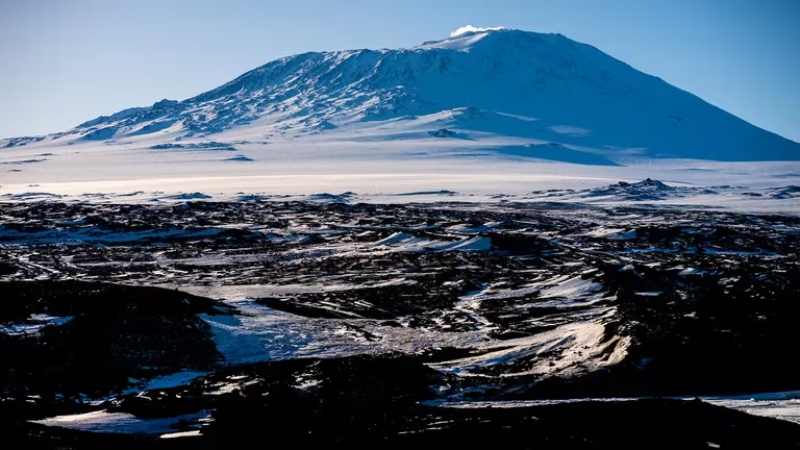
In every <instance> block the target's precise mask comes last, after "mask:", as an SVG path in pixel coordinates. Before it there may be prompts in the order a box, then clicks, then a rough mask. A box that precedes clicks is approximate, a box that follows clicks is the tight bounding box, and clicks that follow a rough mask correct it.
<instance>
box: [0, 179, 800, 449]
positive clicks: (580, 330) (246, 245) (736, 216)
mask: <svg viewBox="0 0 800 450" xmlns="http://www.w3.org/2000/svg"><path fill="white" fill-rule="evenodd" d="M676 190H678V189H677V188H675V187H670V186H665V185H663V184H661V183H659V182H656V181H654V180H650V181H647V180H645V181H642V182H639V183H632V184H614V185H610V186H605V187H602V188H599V189H595V190H592V191H590V194H591V195H595V196H598V197H608V196H617V197H619V198H630V197H632V196H636V197H639V196H647V197H648V198H658V197H659V196H662V195H673V194H674V193H675V191H676ZM342 197H343V198H340V197H335V196H318V197H317V198H316V200H315V201H307V202H299V201H296V200H294V199H288V200H287V199H283V201H282V200H280V199H270V200H268V201H261V200H256V199H253V198H248V199H247V200H246V201H243V202H228V203H219V202H213V201H208V199H202V200H201V201H195V200H184V201H173V202H152V203H151V204H148V205H137V204H91V203H71V202H68V203H59V202H56V201H48V202H35V203H24V202H12V203H4V204H0V218H2V226H0V250H2V252H0V279H2V282H1V283H0V296H2V298H3V299H4V302H5V303H6V308H4V309H2V310H0V345H2V346H3V347H2V349H1V350H2V351H3V353H4V354H6V355H9V356H8V357H7V358H5V359H3V361H2V363H0V364H2V365H0V369H2V371H0V374H2V376H3V377H5V378H4V379H5V380H7V382H6V383H5V384H4V391H3V393H2V396H3V399H4V403H2V405H3V408H7V409H5V410H3V411H5V412H6V413H8V414H9V415H11V416H12V417H24V418H26V419H27V420H29V422H21V423H22V425H20V423H19V422H15V423H17V424H18V425H17V426H16V428H14V430H16V431H15V432H18V433H22V434H23V435H25V436H27V438H28V439H33V437H35V439H39V440H38V441H36V442H40V443H41V442H42V441H40V440H41V439H45V440H47V439H55V440H56V441H57V442H63V441H62V440H64V439H67V440H71V439H76V440H77V441H76V442H85V441H84V439H112V438H113V436H117V437H118V436H120V435H122V434H126V435H129V436H131V437H129V438H126V439H128V440H125V441H121V442H129V443H130V445H155V444H152V443H153V442H156V441H157V440H159V439H160V438H161V437H165V438H176V439H174V440H175V441H182V440H183V439H182V438H192V439H193V440H192V442H196V443H197V445H207V444H208V445H211V444H210V442H214V441H213V440H215V439H221V440H223V441H225V440H226V439H230V436H234V435H239V434H241V433H248V432H253V431H254V430H260V427H261V426H263V425H259V424H260V423H274V424H280V425H279V426H277V425H276V426H277V429H276V428H270V429H269V430H265V432H269V433H273V434H277V435H280V436H284V437H285V436H287V433H288V434H292V433H294V432H295V431H296V432H297V433H299V434H298V435H303V436H307V435H308V432H309V431H312V432H313V433H321V432H323V431H324V430H322V429H320V428H318V427H323V428H324V427H325V425H323V424H334V423H336V424H337V425H335V426H334V428H335V429H336V430H338V431H335V432H333V431H330V430H328V431H324V432H325V433H333V434H331V435H330V436H333V437H331V439H334V440H335V439H339V437H335V436H341V433H345V432H346V430H352V429H357V430H363V429H374V430H382V431H380V432H377V431H376V432H377V433H378V434H377V435H376V436H377V437H375V436H373V437H374V438H375V439H378V440H382V439H384V436H390V437H391V439H400V436H407V435H408V433H412V432H413V433H412V435H417V434H419V433H422V434H426V433H434V432H447V433H449V431H447V430H451V431H453V432H454V433H456V430H460V431H458V433H456V434H458V435H459V436H460V435H461V434H463V429H462V428H461V427H462V426H467V425H466V424H472V425H473V426H474V425H475V423H490V422H491V423H494V424H496V425H497V427H498V428H497V429H494V428H492V430H494V431H491V432H498V433H510V431H498V430H509V429H511V430H521V429H529V427H531V426H533V425H530V423H529V422H528V421H529V420H533V419H531V418H530V417H531V416H533V417H536V418H537V419H536V420H546V421H547V424H548V425H547V427H546V430H549V431H545V430H542V431H540V433H545V434H544V435H546V436H555V434H553V433H556V434H559V435H563V431H558V432H556V431H554V430H558V429H560V428H559V427H562V426H567V425H566V424H572V425H571V427H572V428H570V430H571V431H568V435H569V436H575V438H576V439H579V440H581V439H584V438H587V437H592V438H593V439H601V438H600V437H599V436H600V435H597V434H596V433H598V431H597V430H596V429H594V428H592V427H589V428H581V427H584V426H588V425H586V424H588V423H600V422H597V420H600V419H597V417H609V419H610V418H614V419H615V422H613V423H606V422H603V423H604V425H603V426H602V429H604V430H617V431H616V432H614V433H611V434H613V435H614V436H615V437H613V438H610V437H609V438H608V439H611V440H610V441H602V439H601V441H602V442H606V443H613V442H619V439H621V438H620V437H619V436H628V438H631V439H633V436H639V435H640V434H639V433H641V434H643V435H652V433H660V432H663V431H664V430H667V429H672V427H678V428H680V429H682V430H688V429H689V428H691V427H698V429H697V432H695V433H687V434H685V435H679V436H671V437H670V439H674V440H675V441H674V442H675V443H676V445H677V444H678V443H684V444H685V443H686V442H694V441H692V439H695V438H696V437H703V438H704V439H706V440H707V441H708V442H715V443H717V442H729V444H730V443H732V442H737V440H741V439H751V438H752V439H755V440H756V441H754V442H766V441H765V440H764V439H765V437H764V434H763V432H762V431H759V430H763V428H761V427H777V428H775V431H774V433H772V434H771V437H770V438H768V440H769V439H778V440H781V439H784V438H785V439H793V438H791V436H795V434H794V433H796V432H797V431H796V429H795V428H794V427H797V425H796V422H797V417H798V413H797V411H798V409H797V408H798V404H797V402H798V400H797V398H798V396H797V388H798V385H797V375H798V374H797V370H798V368H797V366H796V362H795V360H794V359H793V358H789V357H786V355H788V354H792V351H793V345H794V342H796V340H797V339H798V338H800V337H798V335H797V333H798V330H800V325H798V317H800V311H798V304H797V301H796V298H797V293H798V284H797V281H796V280H797V279H800V278H798V267H799V266H798V253H797V251H798V245H797V240H798V237H799V236H800V223H798V219H797V218H796V217H794V216H792V215H758V214H742V213H731V212H718V211H709V210H705V209H697V210H687V209H684V208H653V207H642V208H637V207H631V206H629V207H614V208H608V207H602V206H600V205H587V204H567V203H515V202H507V203H500V202H496V203H491V204H471V203H460V202H457V203H452V202H448V203H433V204H416V205H400V204H391V205H378V204H354V203H353V202H350V201H342V200H347V198H348V197H349V196H348V195H345V196H342ZM98 280H102V281H105V282H107V283H105V284H97V281H98ZM108 282H111V283H108ZM770 392H773V393H775V394H767V393H770ZM695 398H699V399H701V401H697V402H696V401H693V400H692V399H695ZM318 405H327V406H325V407H324V408H322V409H320V407H319V406H318ZM365 405H366V406H365ZM490 407H491V408H490ZM364 408H366V410H365V409H364ZM370 411H371V412H370ZM375 411H381V414H376V413H375ZM737 411H738V412H741V414H739V413H737ZM562 413H563V414H565V416H563V417H562V416H561V415H560V414H562ZM385 414H389V416H386V415H385ZM582 414H586V415H589V416H591V417H595V421H594V422H592V421H588V422H585V423H584V425H581V426H580V427H578V428H575V425H574V421H575V419H574V417H576V415H578V416H580V415H582ZM648 414H653V415H655V416H648ZM648 417H657V418H658V419H659V420H653V419H648ZM763 417H766V418H769V419H762V418H763ZM309 418H313V420H311V419H309ZM548 418H549V419H548ZM490 419H491V421H490V422H486V421H488V420H490ZM774 419H781V421H777V420H774ZM339 420H345V421H346V423H340V422H338V421H339ZM761 420H767V422H760V421H761ZM347 421H350V422H347ZM508 421H510V422H508ZM520 421H521V422H520ZM667 423H668V424H670V425H663V427H660V426H656V425H653V424H667ZM503 424H506V425H503ZM623 424H624V425H623ZM770 424H771V425H770ZM776 424H778V425H776ZM734 425H735V426H734ZM784 425H785V426H789V427H790V428H783V427H784ZM505 426H508V427H511V428H503V427H505ZM298 427H299V428H298ZM353 427H354V428H353ZM365 427H366V428H365ZM370 427H372V428H370ZM554 427H555V428H554ZM620 427H623V428H624V429H626V430H628V431H627V432H626V433H628V434H626V433H622V428H620ZM631 427H632V428H631ZM651 427H655V428H651ZM687 427H688V428H687ZM631 429H633V430H634V431H633V432H632V431H630V430H631ZM292 430H294V431H292ZM443 430H444V431H443ZM659 430H660V431H659ZM726 430H727V431H726ZM731 430H734V431H731ZM792 430H794V431H792ZM486 432H490V431H486ZM347 433H349V432H347ZM347 433H346V434H347ZM569 433H571V434H569ZM630 433H633V434H630ZM730 433H733V435H731V434H730ZM742 433H744V434H742ZM544 435H541V434H540V436H544ZM98 436H100V437H98ZM102 436H111V437H102ZM215 436H216V437H215ZM447 436H448V437H447V439H446V441H447V442H451V443H452V442H460V441H459V440H458V439H461V438H459V437H458V436H455V437H454V436H452V435H450V434H448V435H447ZM607 436H610V435H607ZM690 436H693V437H690ZM726 436H727V437H726ZM747 436H750V437H747ZM363 438H364V439H367V438H368V437H367V436H366V435H365V436H363ZM628 438H625V439H628ZM120 439H121V438H120ZM195 439H196V441H195ZM209 439H210V440H211V441H209ZM369 439H372V438H369ZM403 439H404V438H403ZM426 439H428V438H426ZM443 439H444V438H443ZM637 439H638V438H637ZM725 439H728V440H727V441H726V440H725ZM168 440H169V441H172V439H168ZM48 442H49V441H48ZM159 442H160V441H159ZM425 442H430V441H429V440H426V441H425ZM598 442H600V441H598ZM626 442H628V441H626ZM670 442H672V441H670ZM705 442H706V441H705V440H704V441H702V443H705ZM748 442H749V441H748ZM770 442H771V441H770ZM781 442H783V441H781ZM792 442H793V441H792ZM48 445H49V444H48ZM58 445H61V444H58ZM87 445H88V444H87ZM159 445H161V444H159ZM164 445H167V446H169V445H173V444H164ZM175 445H178V444H175ZM51 447H57V445H56V444H53V445H52V446H51ZM167 448H173V447H167Z"/></svg>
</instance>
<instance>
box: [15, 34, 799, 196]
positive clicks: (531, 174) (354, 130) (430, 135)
mask: <svg viewBox="0 0 800 450" xmlns="http://www.w3.org/2000/svg"><path fill="white" fill-rule="evenodd" d="M799 160H800V144H798V143H796V142H793V141H790V140H787V139H784V138H782V137H780V136H778V135H776V134H773V133H770V132H767V131H765V130H762V129H760V128H758V127H755V126H753V125H751V124H749V123H747V122H745V121H743V120H741V119H739V118H737V117H735V116H733V115H731V114H728V113H727V112H725V111H722V110H720V109H719V108H717V107H715V106H713V105H710V104H708V103H706V102H705V101H703V100H701V99H700V98H698V97H696V96H694V95H692V94H689V93H687V92H685V91H682V90H680V89H678V88H676V87H674V86H671V85H669V84H668V83H666V82H664V81H663V80H661V79H659V78H657V77H654V76H651V75H647V74H644V73H642V72H639V71H637V70H636V69H634V68H632V67H630V66H628V65H627V64H625V63H623V62H621V61H618V60H616V59H614V58H612V57H611V56H609V55H607V54H605V53H603V52H602V51H600V50H598V49H596V48H594V47H592V46H589V45H586V44H581V43H578V42H575V41H573V40H570V39H568V38H567V37H565V36H562V35H560V34H545V33H535V32H526V31H520V30H512V29H505V28H479V27H474V26H465V27H461V28H459V29H458V30H456V31H455V32H453V33H452V34H451V37H449V38H447V39H444V40H440V41H433V42H426V43H423V44H421V45H419V46H416V47H411V48H405V49H396V50H389V49H382V50H366V49H362V50H348V51H335V52H308V53H303V54H300V55H294V56H289V57H285V58H280V59H277V60H275V61H272V62H269V63H267V64H265V65H264V66H261V67H258V68H256V69H254V70H252V71H250V72H247V73H245V74H243V75H242V76H240V77H238V78H236V79H234V80H232V81H230V82H229V83H226V84H224V85H222V86H220V87H218V88H216V89H213V90H211V91H208V92H205V93H202V94H200V95H198V96H196V97H193V98H189V99H186V100H183V101H174V100H162V101H159V102H156V103H155V104H153V105H152V106H148V107H136V108H129V109H126V110H123V111H120V112H117V113H115V114H111V115H108V116H102V117H98V118H96V119H93V120H89V121H87V122H85V123H83V124H81V125H78V126H77V127H75V128H73V129H71V130H67V131H64V132H59V133H54V134H50V135H47V136H34V137H21V138H11V139H4V140H0V200H2V199H3V198H4V197H3V196H6V197H7V196H19V195H21V194H25V195H31V193H56V194H62V195H63V194H67V195H73V196H81V195H82V194H86V193H104V194H108V193H117V194H124V193H130V192H136V191H148V192H150V191H159V192H161V193H162V194H164V196H174V195H176V194H177V195H186V194H185V192H194V193H201V194H202V195H207V196H211V197H216V196H217V195H218V194H220V193H227V194H233V193H240V192H243V193H256V192H259V193H268V194H312V193H319V192H336V191H338V192H345V191H353V192H356V193H357V194H360V195H375V194H400V193H406V192H458V193H459V194H463V195H476V196H479V197H480V196H483V197H480V198H489V197H492V196H496V195H499V194H524V193H526V192H530V191H532V190H537V189H544V188H596V187H599V186H606V185H609V184H613V183H616V182H617V181H620V180H624V181H639V180H642V179H645V178H653V179H660V180H663V181H665V182H667V183H668V184H670V185H683V186H709V185H720V184H728V185H736V186H747V187H750V188H756V189H767V188H775V187H779V186H780V187H785V186H791V185H800V162H799ZM181 192H184V194H181ZM432 197H436V196H432ZM81 198H83V199H87V200H90V199H91V198H90V197H89V196H83V197H81ZM751 200H752V198H751ZM775 201H777V202H779V203H778V204H779V205H780V206H779V207H777V209H787V208H788V209H792V208H793V207H792V208H789V206H790V205H789V206H787V205H788V204H790V203H791V204H792V205H795V204H796V203H797V199H796V198H794V197H792V198H787V199H780V200H775ZM696 202H697V203H703V204H709V203H717V204H724V206H729V207H730V206H732V205H733V203H734V202H733V201H732V200H731V199H730V198H728V199H724V198H717V197H708V196H707V197H705V198H700V199H696ZM780 202H782V203H780ZM758 204H759V205H763V202H761V203H758Z"/></svg>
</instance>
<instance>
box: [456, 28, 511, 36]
mask: <svg viewBox="0 0 800 450" xmlns="http://www.w3.org/2000/svg"><path fill="white" fill-rule="evenodd" d="M500 30H508V28H505V27H475V26H472V25H465V26H463V27H459V28H458V29H456V31H453V32H452V33H450V37H451V38H454V37H458V36H461V35H464V34H474V33H484V32H487V31H500Z"/></svg>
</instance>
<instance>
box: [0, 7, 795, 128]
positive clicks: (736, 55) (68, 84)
mask: <svg viewBox="0 0 800 450" xmlns="http://www.w3.org/2000/svg"><path fill="white" fill-rule="evenodd" d="M798 23H800V1H796V0H602V1H601V0H491V1H489V0H480V1H479V0H402V1H382V0H337V1H330V0H271V1H263V0H225V1H222V0H215V1H211V0H138V1H135V2H132V1H127V2H121V1H120V2H118V1H108V0H71V1H69V2H66V1H61V0H2V1H1V2H0V61H2V65H0V137H10V136H19V135H28V134H42V133H47V132H55V131H61V130H64V129H67V128H71V127H72V126H75V125H77V124H78V123H80V122H83V121H85V120H88V119H91V118H94V117H97V116H99V115H102V114H109V113H113V112H115V111H118V110H120V109H124V108H127V107H130V106H143V105H149V104H152V103H154V102H155V101H158V100H160V99H162V98H170V99H179V100H180V99H184V98H187V97H191V96H193V95H196V94H199V93H201V92H203V91H206V90H208V89H211V88H213V87H216V86H218V85H220V84H222V83H224V82H226V81H229V80H230V79H232V78H234V77H236V76H238V75H240V74H242V73H243V72H245V71H247V70H250V69H252V68H255V67H257V66H259V65H262V64H264V63H266V62H268V61H270V60H272V59H275V58H277V57H280V56H285V55H290V54H295V53H300V52H304V51H311V50H340V49H351V48H381V47H386V48H394V47H408V46H413V45H416V44H419V43H421V42H423V41H427V40H433V39H440V38H444V37H446V36H448V34H449V33H450V32H451V31H453V30H455V29H456V28H458V27H460V26H463V25H467V24H472V25H475V26H505V27H509V28H520V29H525V30H533V31H544V32H559V33H562V34H564V35H566V36H568V37H570V38H572V39H575V40H577V41H581V42H585V43H588V44H591V45H594V46H595V47H598V48H599V49H601V50H603V51H605V52H606V53H608V54H610V55H612V56H614V57H616V58H619V59H621V60H623V61H625V62H626V63H628V64H630V65H632V66H633V67H635V68H637V69H639V70H642V71H644V72H647V73H650V74H653V75H657V76H659V77H661V78H663V79H665V80H667V81H668V82H670V83H672V84H674V85H676V86H678V87H680V88H683V89H686V90H688V91H690V92H692V93H694V94H696V95H698V96H700V97H701V98H703V99H705V100H707V101H709V102H711V103H713V104H715V105H717V106H719V107H721V108H723V109H725V110H727V111H729V112H731V113H733V114H736V115H737V116H739V117H741V118H743V119H745V120H748V121H750V122H752V123H754V124H756V125H758V126H760V127H762V128H766V129H768V130H770V131H774V132H776V133H778V134H781V135H783V136H785V137H788V138H790V139H793V140H795V141H800V87H799V86H798V84H799V83H800V81H799V80H800V26H798V25H797V24H798Z"/></svg>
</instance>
